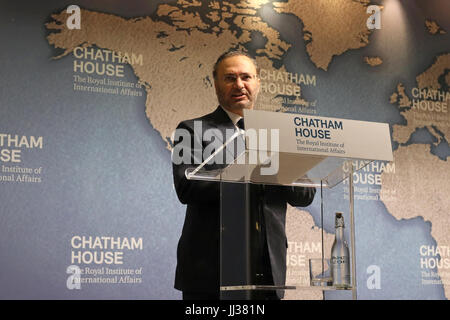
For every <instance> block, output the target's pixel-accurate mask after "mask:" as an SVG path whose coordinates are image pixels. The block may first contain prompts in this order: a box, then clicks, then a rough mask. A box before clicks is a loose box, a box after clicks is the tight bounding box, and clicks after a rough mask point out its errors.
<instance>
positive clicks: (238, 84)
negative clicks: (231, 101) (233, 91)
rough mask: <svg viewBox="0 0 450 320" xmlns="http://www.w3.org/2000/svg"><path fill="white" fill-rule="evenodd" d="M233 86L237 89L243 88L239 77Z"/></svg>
mask: <svg viewBox="0 0 450 320" xmlns="http://www.w3.org/2000/svg"><path fill="white" fill-rule="evenodd" d="M234 84H235V86H236V87H237V88H238V89H242V88H244V82H243V81H242V80H241V77H237V78H236V81H235V82H234Z"/></svg>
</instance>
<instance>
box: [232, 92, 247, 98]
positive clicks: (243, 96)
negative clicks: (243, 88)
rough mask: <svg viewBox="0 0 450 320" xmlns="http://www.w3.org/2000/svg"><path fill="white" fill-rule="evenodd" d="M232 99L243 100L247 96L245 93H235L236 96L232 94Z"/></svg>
mask: <svg viewBox="0 0 450 320" xmlns="http://www.w3.org/2000/svg"><path fill="white" fill-rule="evenodd" d="M231 97H232V98H234V99H243V98H246V97H247V95H246V94H245V93H235V94H232V95H231Z"/></svg>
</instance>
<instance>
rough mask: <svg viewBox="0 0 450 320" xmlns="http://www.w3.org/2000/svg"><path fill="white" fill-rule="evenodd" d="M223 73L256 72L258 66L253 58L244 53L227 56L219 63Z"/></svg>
mask: <svg viewBox="0 0 450 320" xmlns="http://www.w3.org/2000/svg"><path fill="white" fill-rule="evenodd" d="M219 70H220V71H222V72H223V73H235V72H239V73H256V66H255V64H254V63H253V61H252V60H250V59H249V58H248V57H246V56H244V55H239V56H232V57H228V58H225V59H224V60H222V61H221V62H220V64H219Z"/></svg>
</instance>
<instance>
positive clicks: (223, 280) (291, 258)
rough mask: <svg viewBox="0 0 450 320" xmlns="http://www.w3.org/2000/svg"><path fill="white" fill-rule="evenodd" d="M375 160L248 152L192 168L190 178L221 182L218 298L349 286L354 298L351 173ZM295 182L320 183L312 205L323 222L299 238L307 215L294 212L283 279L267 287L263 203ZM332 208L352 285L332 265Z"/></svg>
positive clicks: (288, 230)
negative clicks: (339, 279) (340, 222)
mask: <svg viewBox="0 0 450 320" xmlns="http://www.w3.org/2000/svg"><path fill="white" fill-rule="evenodd" d="M370 162H371V161H370V160H359V161H353V159H348V158H340V157H339V158H338V157H325V156H314V155H307V154H294V153H283V152H261V151H255V150H245V151H243V152H242V153H241V154H240V156H238V157H237V158H236V159H235V160H234V161H233V162H232V163H230V164H229V165H228V166H226V167H224V168H223V169H220V170H207V169H205V163H206V162H205V163H203V164H201V165H200V166H198V167H197V168H195V169H188V170H187V171H186V177H187V178H188V179H193V180H207V181H217V182H218V183H220V192H221V194H220V199H221V212H220V214H221V217H220V268H221V270H220V291H221V299H252V297H254V296H255V291H258V290H284V292H285V293H286V294H285V297H286V296H287V297H289V296H292V295H290V294H289V293H290V292H289V291H291V290H319V291H322V290H337V289H339V290H351V291H352V297H353V298H354V299H355V298H356V256H355V223H354V209H353V208H354V205H353V179H350V177H352V176H353V173H354V172H356V171H358V170H360V169H362V168H363V167H364V166H366V165H367V164H369V163H370ZM255 186H259V187H255ZM295 187H315V188H316V195H315V198H316V199H315V203H316V208H319V210H320V221H318V222H317V223H316V224H318V225H319V226H318V227H317V225H316V226H315V227H314V226H313V227H309V229H310V230H309V231H310V232H311V235H308V234H306V235H305V234H300V235H299V236H300V240H296V236H297V235H296V227H295V226H296V225H298V228H297V229H299V230H303V232H302V233H305V231H304V226H302V225H301V224H302V221H296V219H297V217H295V216H296V214H295V213H293V214H290V215H288V218H287V220H288V221H286V222H285V224H286V233H287V239H286V241H285V245H286V247H287V250H286V269H287V271H286V281H285V283H284V284H282V285H273V284H271V285H270V284H267V283H265V282H264V279H263V278H261V277H262V276H263V275H264V272H265V270H263V265H264V263H263V261H262V259H263V254H262V253H261V252H262V250H263V246H264V243H265V241H264V239H265V236H266V235H265V234H264V230H265V229H264V223H265V219H264V217H263V213H262V211H263V210H261V208H260V206H261V205H264V204H265V203H266V202H270V201H271V200H273V201H274V202H277V199H271V197H276V196H280V192H279V190H286V189H287V188H295ZM261 190H263V191H261ZM317 203H319V205H318V206H317ZM306 210H307V209H306ZM316 210H317V209H316ZM291 211H292V208H291ZM335 212H341V213H343V216H344V221H345V225H346V229H345V230H346V231H345V238H346V239H347V240H346V241H347V243H348V244H349V245H348V247H349V264H350V270H351V271H350V272H351V273H350V281H349V284H348V285H347V286H339V287H337V286H335V285H334V284H333V279H332V274H331V270H330V267H331V265H330V264H331V261H330V259H331V257H330V253H331V243H332V239H334V234H330V233H325V232H324V226H325V225H326V224H328V226H329V230H334V219H335ZM299 218H300V219H301V218H304V215H299ZM307 232H308V230H307ZM325 238H327V239H328V240H327V239H325ZM302 239H303V240H302ZM305 239H307V240H305ZM330 239H331V241H330ZM289 246H291V248H289ZM293 296H294V297H295V295H293Z"/></svg>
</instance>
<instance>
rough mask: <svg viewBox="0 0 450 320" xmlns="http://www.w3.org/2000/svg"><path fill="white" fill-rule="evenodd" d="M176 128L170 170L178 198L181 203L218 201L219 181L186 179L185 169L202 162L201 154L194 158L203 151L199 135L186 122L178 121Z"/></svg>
mask: <svg viewBox="0 0 450 320" xmlns="http://www.w3.org/2000/svg"><path fill="white" fill-rule="evenodd" d="M176 130H177V134H176V135H175V143H174V147H173V150H172V171H173V179H174V185H175V190H176V193H177V196H178V199H179V200H180V202H181V203H183V204H210V203H219V199H220V184H219V182H213V181H199V180H188V179H187V178H186V175H185V172H186V169H188V168H196V167H197V166H198V165H199V164H200V163H201V162H202V157H201V156H200V158H198V157H197V158H196V156H197V155H202V152H203V149H202V140H201V137H198V136H196V135H195V133H194V130H193V129H192V126H191V125H189V123H187V122H182V123H180V124H179V125H178V127H177V129H176ZM177 137H178V139H177Z"/></svg>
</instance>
